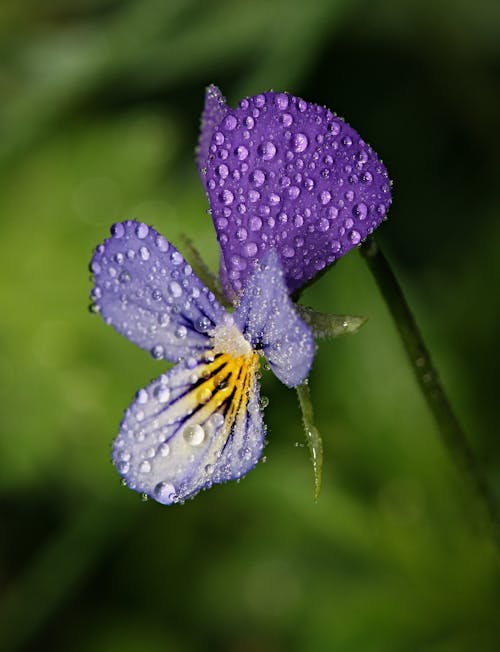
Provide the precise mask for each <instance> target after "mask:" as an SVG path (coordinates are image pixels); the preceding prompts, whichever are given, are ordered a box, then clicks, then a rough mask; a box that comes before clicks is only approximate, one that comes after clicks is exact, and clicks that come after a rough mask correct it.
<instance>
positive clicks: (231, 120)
mask: <svg viewBox="0 0 500 652" xmlns="http://www.w3.org/2000/svg"><path fill="white" fill-rule="evenodd" d="M237 124H238V121H237V120H236V118H235V117H234V115H228V116H227V117H226V119H225V120H224V128H225V129H227V131H233V129H235V128H236V125H237Z"/></svg>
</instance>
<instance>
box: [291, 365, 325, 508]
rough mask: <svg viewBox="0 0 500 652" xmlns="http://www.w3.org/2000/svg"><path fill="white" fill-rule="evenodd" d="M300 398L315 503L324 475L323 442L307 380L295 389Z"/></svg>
mask: <svg viewBox="0 0 500 652" xmlns="http://www.w3.org/2000/svg"><path fill="white" fill-rule="evenodd" d="M295 389H296V390H297V396H298V397H299V403H300V409H301V411H302V420H303V422H304V432H305V434H306V442H307V446H308V448H309V453H310V454H311V462H312V465H313V473H314V502H316V503H317V502H318V498H319V492H320V491H321V478H322V474H323V442H322V440H321V435H320V433H319V430H318V429H317V428H316V426H315V425H314V412H313V407H312V401H311V393H310V391H309V380H308V379H307V378H306V380H305V381H304V382H303V383H302V384H301V385H297V387H296V388H295Z"/></svg>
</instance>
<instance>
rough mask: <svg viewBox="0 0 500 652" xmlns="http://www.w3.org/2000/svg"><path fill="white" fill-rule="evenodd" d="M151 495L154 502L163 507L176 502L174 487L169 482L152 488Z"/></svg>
mask: <svg viewBox="0 0 500 652" xmlns="http://www.w3.org/2000/svg"><path fill="white" fill-rule="evenodd" d="M153 495H154V498H155V500H156V501H158V502H159V503H162V504H163V505H170V504H171V503H173V502H175V501H176V500H177V495H176V493H175V487H174V485H173V484H170V482H159V483H158V484H157V485H156V487H155V488H154V491H153Z"/></svg>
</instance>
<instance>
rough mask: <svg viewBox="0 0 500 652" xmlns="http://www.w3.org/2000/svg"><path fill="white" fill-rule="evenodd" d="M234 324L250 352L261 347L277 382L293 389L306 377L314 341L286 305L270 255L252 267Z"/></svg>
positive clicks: (274, 260)
mask: <svg viewBox="0 0 500 652" xmlns="http://www.w3.org/2000/svg"><path fill="white" fill-rule="evenodd" d="M234 320H235V323H236V325H237V326H238V328H239V329H240V330H241V331H242V332H243V334H244V335H245V336H246V337H247V338H248V339H249V340H250V341H251V343H252V346H253V347H254V348H255V347H262V350H263V352H264V355H265V356H266V358H267V360H268V362H269V364H270V366H271V368H272V370H273V372H274V373H275V374H276V376H278V378H279V379H280V380H281V382H283V383H285V385H288V386H289V387H295V386H296V385H298V384H300V383H301V382H302V381H303V380H304V379H305V378H306V377H307V375H308V373H309V370H310V368H311V365H312V361H313V358H314V338H313V335H312V333H311V331H310V330H309V328H308V326H306V324H305V323H304V322H303V321H302V319H301V318H300V317H299V315H298V314H297V312H296V310H295V308H294V305H293V303H292V302H291V301H290V298H289V296H288V290H287V287H286V285H285V280H284V277H283V271H282V269H281V266H280V263H279V259H278V256H277V254H276V253H275V252H274V251H270V252H268V253H267V254H266V255H265V257H264V259H263V261H262V262H259V263H257V264H256V266H255V271H254V273H253V274H252V275H251V276H250V277H249V279H248V280H247V283H246V285H245V289H244V291H243V295H242V298H241V303H240V305H239V306H238V308H237V309H236V311H235V313H234Z"/></svg>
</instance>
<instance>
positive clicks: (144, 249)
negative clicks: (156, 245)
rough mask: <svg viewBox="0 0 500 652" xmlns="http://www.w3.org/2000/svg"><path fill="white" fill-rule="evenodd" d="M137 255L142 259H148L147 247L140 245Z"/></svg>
mask: <svg viewBox="0 0 500 652" xmlns="http://www.w3.org/2000/svg"><path fill="white" fill-rule="evenodd" d="M139 256H140V257H141V258H142V260H149V256H150V252H149V249H148V248H147V247H141V248H140V249H139Z"/></svg>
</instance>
